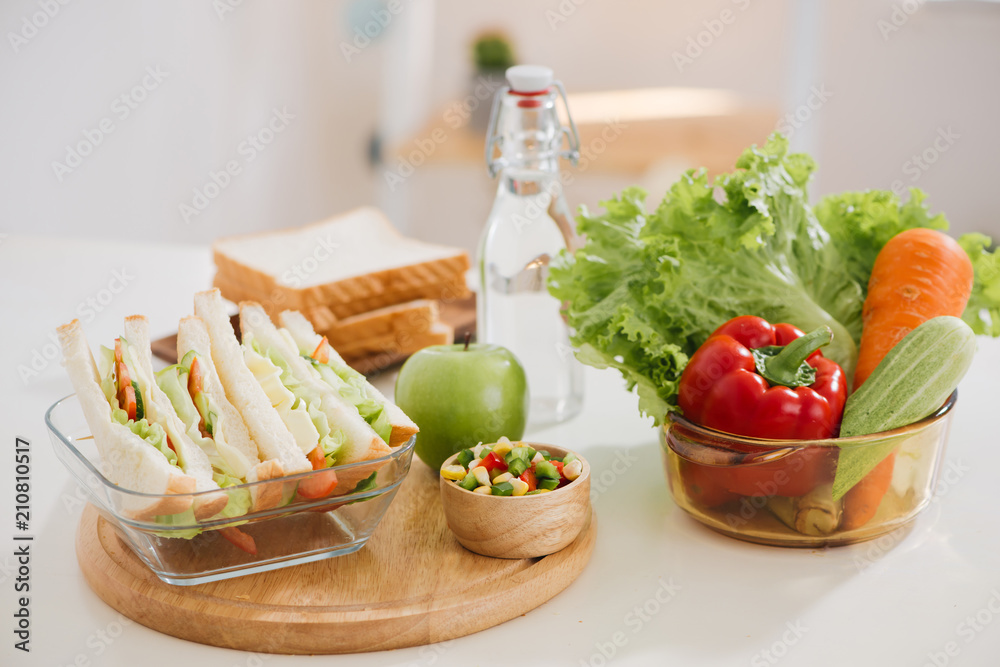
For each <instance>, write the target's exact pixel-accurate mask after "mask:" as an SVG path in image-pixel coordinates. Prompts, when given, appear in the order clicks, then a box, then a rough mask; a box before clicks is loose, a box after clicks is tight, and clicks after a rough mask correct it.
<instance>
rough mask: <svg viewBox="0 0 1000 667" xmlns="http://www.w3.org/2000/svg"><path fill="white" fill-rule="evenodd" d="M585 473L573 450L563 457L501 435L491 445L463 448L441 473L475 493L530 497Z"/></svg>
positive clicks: (555, 487) (553, 488) (552, 489)
mask: <svg viewBox="0 0 1000 667" xmlns="http://www.w3.org/2000/svg"><path fill="white" fill-rule="evenodd" d="M582 472H583V462H582V461H581V460H580V459H579V458H577V457H576V455H574V454H573V453H569V454H566V455H565V456H563V457H561V458H560V457H558V456H553V455H551V454H550V453H549V452H547V451H545V450H536V449H534V448H532V447H529V446H528V445H525V444H524V443H522V442H511V441H510V440H508V439H507V438H500V440H499V441H497V442H496V443H494V444H492V445H484V444H483V443H479V444H478V445H476V446H475V447H470V448H468V449H463V450H462V451H460V452H459V453H458V456H457V457H456V460H455V463H454V464H452V465H448V466H445V467H444V468H442V469H441V476H442V477H444V478H445V479H447V480H450V481H452V482H454V483H455V484H457V485H458V486H460V487H462V488H463V489H465V490H466V491H472V492H473V493H480V494H483V495H492V496H531V495H536V494H539V493H548V492H550V491H555V490H556V489H558V488H561V487H563V486H566V485H567V484H569V483H570V482H572V481H573V480H575V479H576V478H578V477H579V476H580V473H582Z"/></svg>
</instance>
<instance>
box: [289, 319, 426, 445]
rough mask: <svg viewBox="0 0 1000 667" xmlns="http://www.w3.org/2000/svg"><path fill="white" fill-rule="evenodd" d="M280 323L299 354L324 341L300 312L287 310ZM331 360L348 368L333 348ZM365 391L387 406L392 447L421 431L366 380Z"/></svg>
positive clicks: (307, 352)
mask: <svg viewBox="0 0 1000 667" xmlns="http://www.w3.org/2000/svg"><path fill="white" fill-rule="evenodd" d="M278 321H279V323H280V324H281V326H282V327H284V329H285V330H286V331H288V333H289V335H291V337H292V340H294V341H295V344H296V345H297V346H298V348H299V352H301V353H302V354H310V353H311V352H312V351H313V350H315V349H316V346H318V345H319V343H320V341H322V340H323V337H322V336H320V335H319V334H318V333H316V331H315V330H314V329H313V327H312V325H311V324H310V323H309V320H308V319H306V317H305V316H304V315H303V314H302V313H300V312H297V311H294V310H286V311H284V312H282V313H281V315H279V316H278ZM330 358H331V360H335V361H336V362H338V365H341V364H342V365H343V367H344V368H347V363H346V362H345V361H344V360H343V358H341V357H340V355H339V354H337V351H336V350H335V349H333V347H332V346H331V348H330ZM352 373H356V374H357V375H356V377H360V378H363V377H364V376H363V375H361V374H360V373H357V371H353V370H352ZM365 390H366V391H367V392H368V393H369V396H371V397H372V398H374V399H375V400H376V401H378V402H380V403H382V404H384V405H385V410H386V411H387V413H388V416H389V424H390V425H391V426H392V435H391V436H390V438H389V446H390V447H393V448H395V447H398V446H400V445H402V444H403V443H404V442H406V441H407V440H409V439H410V437H411V436H412V435H413V434H415V433H416V432H417V431H419V430H420V429H418V428H417V425H416V424H414V423H413V420H412V419H410V418H409V417H407V416H406V414H405V413H404V412H403V411H402V410H400V409H399V406H397V405H396V404H395V403H392V402H391V401H389V400H388V399H386V397H385V396H383V395H382V392H380V391H379V390H378V389H376V388H375V386H374V385H372V384H371V383H370V382H368V381H367V380H365Z"/></svg>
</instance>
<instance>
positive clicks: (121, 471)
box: [58, 320, 197, 521]
mask: <svg viewBox="0 0 1000 667" xmlns="http://www.w3.org/2000/svg"><path fill="white" fill-rule="evenodd" d="M58 333H59V341H60V343H61V345H62V351H63V359H64V361H63V363H64V365H65V366H66V371H67V373H68V374H69V378H70V382H72V383H73V388H74V389H75V390H76V396H77V400H79V402H80V407H81V408H82V409H83V415H84V417H85V418H86V420H87V425H88V426H89V427H90V432H91V435H93V437H94V444H95V445H96V446H97V451H98V453H99V454H100V456H101V463H102V466H103V468H104V473H105V474H106V475H107V477H108V479H109V480H111V481H112V482H113V483H115V484H117V485H118V486H120V487H121V488H123V489H127V490H129V491H138V492H140V493H145V494H163V495H162V497H159V498H156V497H149V496H133V495H131V494H122V503H123V507H122V509H123V511H124V512H126V513H127V514H128V515H130V516H132V517H134V518H135V519H138V520H142V521H149V520H152V519H153V518H154V517H157V516H164V515H172V514H180V513H182V512H186V511H188V510H189V509H191V505H192V499H193V497H192V496H190V495H185V494H191V493H194V492H195V488H196V484H197V482H196V480H195V478H194V477H191V476H190V475H188V474H186V473H185V472H184V471H183V470H182V469H181V468H180V466H179V465H178V459H177V455H176V454H175V453H174V452H173V451H172V450H171V449H170V447H169V446H168V445H167V434H166V432H165V431H164V430H163V427H162V426H160V425H159V424H156V423H151V422H150V421H149V420H147V419H146V418H145V414H144V413H138V414H137V413H135V412H133V413H132V415H131V417H130V415H129V414H128V412H127V411H126V408H123V407H122V400H121V399H122V398H125V393H126V392H125V391H124V387H119V386H118V381H119V379H120V377H123V376H124V375H125V373H122V374H121V375H119V373H118V372H117V371H116V368H115V366H117V364H116V363H115V361H114V354H115V353H114V352H113V351H110V354H111V359H110V360H108V361H107V363H106V364H105V366H107V368H106V370H105V372H104V373H103V374H100V373H99V371H98V368H97V364H96V363H95V362H94V357H93V355H92V354H91V352H90V346H89V345H88V344H87V338H86V336H84V333H83V328H82V327H81V326H80V322H79V321H78V320H73V321H72V322H70V323H69V324H64V325H63V326H61V327H59V329H58ZM118 347H119V348H120V347H121V346H120V344H119V345H118ZM126 373H127V371H126ZM128 386H129V387H131V388H132V393H131V394H130V398H129V399H127V400H128V401H129V402H130V404H129V407H131V409H132V410H133V411H134V410H136V409H138V405H137V403H135V400H136V395H135V394H134V392H135V387H133V386H132V385H131V382H129V383H128ZM174 494H177V495H174Z"/></svg>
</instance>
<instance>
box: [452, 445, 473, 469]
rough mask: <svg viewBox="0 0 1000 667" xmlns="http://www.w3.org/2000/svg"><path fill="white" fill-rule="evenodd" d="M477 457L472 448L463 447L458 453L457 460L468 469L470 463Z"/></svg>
mask: <svg viewBox="0 0 1000 667" xmlns="http://www.w3.org/2000/svg"><path fill="white" fill-rule="evenodd" d="M475 458H476V455H475V454H473V453H472V450H471V449H463V450H462V451H460V452H459V453H458V458H457V459H456V461H458V464H459V465H461V466H462V467H463V468H466V469H468V467H469V464H470V463H472V462H473V460H475Z"/></svg>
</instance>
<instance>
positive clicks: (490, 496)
mask: <svg viewBox="0 0 1000 667" xmlns="http://www.w3.org/2000/svg"><path fill="white" fill-rule="evenodd" d="M440 485H441V503H442V505H443V506H444V514H445V518H446V519H447V521H448V527H449V528H451V530H452V532H453V533H455V537H457V538H458V541H459V543H461V545H462V546H464V547H465V548H466V549H468V550H469V551H474V552H475V553H478V554H481V555H483V556H491V557H494V558H538V557H541V556H547V555H548V554H552V553H555V552H557V551H559V550H561V549H563V548H565V547H567V546H569V545H570V544H571V543H572V542H573V540H575V539H576V538H577V537H578V536H579V535H580V533H581V531H582V530H583V529H584V527H586V525H587V522H588V521H589V520H590V464H589V463H587V461H586V459H584V458H583V457H581V456H580V455H579V454H576V453H574V452H571V451H570V450H568V449H565V448H563V447H556V446H554V445H542V444H537V443H527V442H510V441H508V440H507V439H506V438H502V439H501V440H500V441H499V442H496V443H493V444H487V445H484V444H479V445H476V446H475V447H472V448H469V449H463V450H462V451H460V452H458V453H457V454H454V455H453V456H451V457H449V458H448V459H447V460H446V461H445V462H444V464H443V465H442V466H441V483H440Z"/></svg>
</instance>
